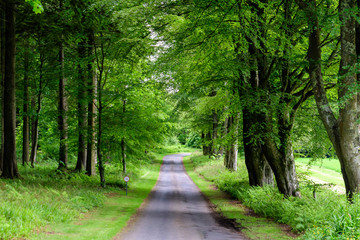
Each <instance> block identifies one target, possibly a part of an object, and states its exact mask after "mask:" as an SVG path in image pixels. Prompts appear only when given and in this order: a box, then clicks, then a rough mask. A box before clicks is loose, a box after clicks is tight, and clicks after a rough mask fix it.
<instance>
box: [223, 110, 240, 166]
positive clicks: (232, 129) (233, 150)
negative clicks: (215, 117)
mask: <svg viewBox="0 0 360 240" xmlns="http://www.w3.org/2000/svg"><path fill="white" fill-rule="evenodd" d="M238 121H239V118H238V116H237V114H236V115H235V116H229V117H228V119H227V120H226V121H225V122H226V123H227V126H226V133H227V134H230V139H231V141H230V143H229V144H228V146H225V156H224V165H225V167H226V168H227V169H229V170H231V171H237V159H238V128H239V126H238Z"/></svg>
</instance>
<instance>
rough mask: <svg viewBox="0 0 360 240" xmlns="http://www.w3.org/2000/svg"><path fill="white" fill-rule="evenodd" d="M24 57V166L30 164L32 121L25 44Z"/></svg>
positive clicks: (27, 57)
mask: <svg viewBox="0 0 360 240" xmlns="http://www.w3.org/2000/svg"><path fill="white" fill-rule="evenodd" d="M25 45H26V46H25V55H24V83H23V84H24V99H23V143H22V145H23V149H22V164H23V165H24V166H25V164H28V163H29V152H30V151H29V147H30V123H29V122H30V121H29V46H28V43H26V44H25Z"/></svg>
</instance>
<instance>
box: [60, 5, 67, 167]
mask: <svg viewBox="0 0 360 240" xmlns="http://www.w3.org/2000/svg"><path fill="white" fill-rule="evenodd" d="M59 8H60V11H63V1H62V0H60V1H59ZM63 40H64V34H63V33H62V32H61V33H60V41H59V43H58V44H59V53H58V54H59V59H58V61H59V100H58V101H59V105H58V114H59V115H58V128H59V132H60V148H59V167H58V168H59V169H61V170H64V169H67V168H68V121H67V120H68V116H67V111H68V101H67V93H66V78H65V74H64V67H65V56H64V55H65V54H64V53H65V50H64V45H63Z"/></svg>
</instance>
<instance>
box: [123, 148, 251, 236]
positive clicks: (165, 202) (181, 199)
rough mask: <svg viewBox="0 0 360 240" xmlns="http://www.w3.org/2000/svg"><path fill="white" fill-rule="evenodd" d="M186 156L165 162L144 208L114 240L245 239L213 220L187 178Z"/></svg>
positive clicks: (165, 159) (207, 208)
mask: <svg viewBox="0 0 360 240" xmlns="http://www.w3.org/2000/svg"><path fill="white" fill-rule="evenodd" d="M187 155H188V154H175V155H169V156H166V157H165V158H164V162H163V165H162V167H161V171H160V176H159V180H158V182H157V184H156V186H155V187H154V189H153V191H152V193H151V194H150V196H149V199H148V202H147V204H146V205H145V207H144V208H142V209H141V210H140V213H139V214H138V216H137V217H136V219H135V220H134V222H133V223H131V224H130V226H128V227H127V228H126V229H125V230H124V232H123V233H122V234H121V235H120V236H118V238H116V239H124V240H141V239H144V240H170V239H171V240H180V239H185V240H197V239H211V240H226V239H245V238H243V237H242V236H241V235H240V234H239V233H237V232H235V231H233V230H230V229H227V228H225V227H223V226H221V225H220V224H219V223H218V222H217V221H216V220H215V218H214V217H213V215H214V214H213V212H212V210H211V209H210V207H209V204H208V203H207V201H206V200H205V199H204V197H203V196H202V195H201V193H200V192H199V190H198V188H197V187H196V185H195V184H194V183H193V181H192V180H191V179H190V178H189V176H188V175H187V174H186V171H185V169H184V166H183V164H182V158H183V157H184V156H187Z"/></svg>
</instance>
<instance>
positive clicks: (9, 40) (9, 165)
mask: <svg viewBox="0 0 360 240" xmlns="http://www.w3.org/2000/svg"><path fill="white" fill-rule="evenodd" d="M4 3H5V21H6V26H5V28H6V29H5V74H4V112H5V113H6V115H4V156H3V171H2V175H1V176H2V177H4V178H16V177H19V176H20V174H19V171H18V168H17V162H16V98H15V55H16V35H15V2H14V1H13V0H5V1H4Z"/></svg>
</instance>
